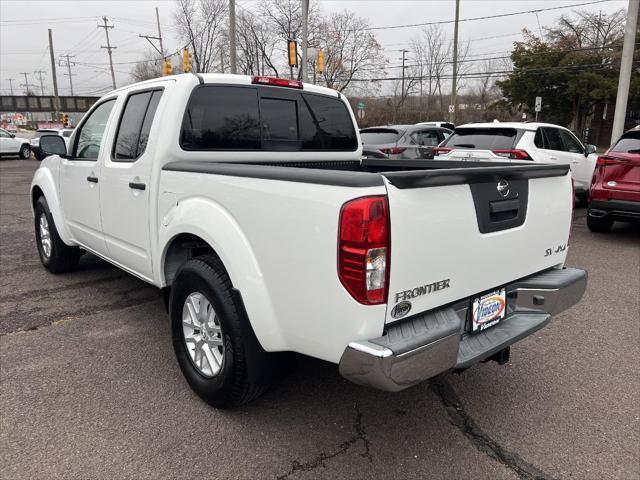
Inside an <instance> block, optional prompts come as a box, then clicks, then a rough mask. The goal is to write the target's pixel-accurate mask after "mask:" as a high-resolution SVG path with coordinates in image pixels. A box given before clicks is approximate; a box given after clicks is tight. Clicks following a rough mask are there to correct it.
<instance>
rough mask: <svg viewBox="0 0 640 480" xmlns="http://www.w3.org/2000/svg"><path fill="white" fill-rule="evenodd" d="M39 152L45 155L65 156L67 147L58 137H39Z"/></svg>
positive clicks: (62, 139)
mask: <svg viewBox="0 0 640 480" xmlns="http://www.w3.org/2000/svg"><path fill="white" fill-rule="evenodd" d="M39 148H40V151H41V152H42V153H44V154H45V155H60V156H61V157H64V156H66V155H67V145H66V144H65V142H64V138H62V137H61V136H59V135H43V136H41V137H40V147H39Z"/></svg>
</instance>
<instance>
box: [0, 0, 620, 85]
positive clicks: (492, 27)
mask: <svg viewBox="0 0 640 480" xmlns="http://www.w3.org/2000/svg"><path fill="white" fill-rule="evenodd" d="M258 1H259V0H236V4H237V8H238V9H245V10H249V11H251V10H254V9H255V8H256V5H257V3H258ZM587 1H589V0H461V2H460V18H461V19H465V18H473V17H479V16H486V15H497V14H501V13H510V12H520V11H526V10H536V9H546V8H551V7H559V6H565V5H566V6H571V5H576V4H579V3H584V2H587ZM311 2H313V3H316V2H317V3H318V4H319V6H320V9H321V10H322V12H323V13H331V12H337V11H341V10H344V9H349V10H353V11H355V12H356V13H357V14H358V15H360V16H362V17H366V18H368V19H369V22H370V24H371V25H372V26H374V27H385V26H391V25H403V24H414V23H420V22H434V21H443V20H451V19H453V17H454V6H455V2H454V0H311ZM627 5H628V1H627V0H609V1H606V2H601V3H596V4H592V5H586V6H580V7H577V8H579V9H581V10H589V11H595V12H598V11H602V12H603V13H611V12H613V11H616V10H619V9H621V8H625V7H626V6H627ZM155 7H158V8H159V11H160V22H161V28H162V35H163V37H165V42H164V43H165V45H164V46H165V49H168V50H173V49H177V48H178V47H179V46H180V42H179V40H178V38H177V37H176V35H175V29H174V25H173V11H174V9H175V4H174V2H173V1H172V0H111V1H92V0H75V1H73V0H67V1H57V0H47V1H43V0H38V1H36V0H33V1H29V0H2V1H1V2H0V80H1V83H0V89H1V91H2V94H5V95H6V94H9V80H8V79H9V78H12V79H13V88H14V92H15V93H16V94H22V92H23V91H24V87H22V86H20V85H21V84H24V83H25V78H24V75H23V73H22V72H27V77H28V82H29V83H30V84H34V85H35V87H36V88H35V91H36V92H37V93H40V81H39V75H38V74H36V73H35V72H37V71H39V70H41V71H43V72H44V73H43V80H44V88H45V93H46V94H50V93H49V92H51V91H52V89H53V87H52V80H51V62H50V58H49V50H48V36H47V29H48V28H51V29H52V30H53V41H54V51H55V54H56V60H58V59H59V57H60V56H61V55H65V54H70V55H75V57H74V58H72V61H74V62H76V65H75V66H73V67H72V73H73V74H74V76H73V84H74V93H75V94H76V95H78V94H101V93H104V92H105V91H106V90H107V89H109V88H110V85H111V79H110V74H109V70H108V67H109V62H108V56H107V52H106V50H105V49H102V48H100V47H101V46H102V45H106V43H105V32H104V29H99V28H98V27H97V25H98V22H99V21H100V22H101V17H102V16H107V17H108V19H109V24H111V25H114V28H113V29H111V30H109V35H110V38H111V44H112V45H114V46H117V47H118V48H117V49H116V50H114V52H113V58H114V64H115V69H116V83H117V84H118V86H119V85H123V84H126V83H129V81H130V80H129V72H130V70H131V67H132V63H133V62H135V61H136V60H137V59H140V58H141V57H142V55H143V53H144V51H145V50H148V49H149V48H150V47H149V45H148V44H147V42H146V40H145V39H143V38H140V37H139V36H138V35H139V34H146V35H156V33H157V31H156V23H155ZM571 10H572V9H571V8H567V9H562V10H552V11H543V12H539V13H538V14H537V15H536V14H535V13H528V14H522V15H516V16H510V17H505V18H494V19H489V20H478V21H468V22H462V23H460V33H459V35H460V39H461V40H470V41H471V55H473V56H480V55H485V54H487V55H493V54H496V55H500V54H505V55H506V54H508V52H509V51H510V50H511V48H512V46H513V42H514V41H517V40H520V39H521V38H522V36H521V33H520V32H521V30H522V29H523V28H525V27H526V28H528V29H530V30H532V31H534V32H538V31H539V26H543V27H544V26H545V25H552V24H553V23H554V21H555V20H556V19H557V18H558V17H559V16H560V15H561V14H562V13H565V12H567V13H568V12H570V11H571ZM443 31H444V32H445V35H446V36H447V37H448V38H451V37H452V36H453V24H445V25H443ZM419 32H420V27H408V28H397V29H386V30H385V29H383V30H376V31H375V34H376V36H377V38H378V41H379V42H380V43H381V44H382V45H383V47H384V48H385V51H386V54H387V57H388V58H389V61H390V63H391V64H393V65H397V64H398V62H399V58H400V57H401V53H400V52H399V51H398V50H400V49H402V48H406V47H408V44H409V41H410V39H411V37H412V36H415V35H417V34H418V33H419ZM409 55H410V54H409ZM57 70H58V88H59V91H60V93H61V94H62V95H68V94H69V77H68V76H65V75H63V74H65V73H67V71H66V67H65V68H62V67H57ZM389 73H390V74H394V73H395V74H398V73H399V69H396V70H390V71H389Z"/></svg>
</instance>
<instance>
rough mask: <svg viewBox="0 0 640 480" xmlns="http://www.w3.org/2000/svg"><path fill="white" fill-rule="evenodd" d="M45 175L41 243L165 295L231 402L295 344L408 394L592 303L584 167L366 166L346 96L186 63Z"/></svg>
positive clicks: (97, 125) (273, 374)
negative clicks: (583, 221)
mask: <svg viewBox="0 0 640 480" xmlns="http://www.w3.org/2000/svg"><path fill="white" fill-rule="evenodd" d="M40 148H41V149H42V150H43V151H44V152H45V153H46V154H48V155H52V156H49V157H48V158H46V159H45V160H44V161H43V163H42V165H41V166H40V168H39V169H38V170H37V171H36V173H35V175H34V178H33V183H32V186H31V198H32V205H33V211H34V215H35V234H36V240H37V247H38V252H39V255H40V259H41V260H42V263H43V264H44V266H45V267H46V268H47V269H48V270H50V271H51V272H54V273H58V272H64V271H68V270H70V269H72V268H73V267H74V266H75V265H76V264H77V263H78V259H79V257H80V255H81V254H82V253H83V252H84V251H88V252H91V253H93V254H95V255H97V256H99V257H101V258H103V259H105V260H107V261H109V262H111V263H113V264H114V265H116V266H118V267H120V268H122V269H123V270H126V271H127V272H129V273H131V274H133V275H135V276H137V277H139V278H141V279H142V280H144V281H146V282H149V283H150V284H153V285H155V286H157V287H159V288H161V289H162V290H163V292H164V294H165V299H166V304H167V308H168V311H169V316H170V323H171V333H172V338H173V346H174V349H175V353H176V356H177V359H178V362H179V364H180V367H181V369H182V372H183V373H184V375H185V377H186V379H187V381H188V383H189V384H190V386H191V387H192V388H193V389H194V390H195V391H196V392H197V393H198V394H199V395H200V396H201V397H202V398H203V399H204V400H206V401H207V402H208V403H210V404H211V405H214V406H216V407H229V406H234V405H239V404H242V403H245V402H247V401H249V400H251V399H252V398H255V397H256V396H257V395H258V394H259V393H261V392H262V391H263V390H265V388H266V386H267V385H268V384H269V383H270V382H272V381H273V379H274V378H277V377H278V372H280V371H281V370H282V369H283V368H286V367H287V363H288V361H289V359H290V357H291V353H290V352H297V353H301V354H305V355H310V356H312V357H316V358H320V359H323V360H327V361H329V362H333V363H335V364H339V371H340V373H341V374H342V375H343V376H344V377H346V378H348V379H349V380H352V381H353V382H356V383H359V384H363V385H369V386H373V387H377V388H380V389H384V390H388V391H397V390H402V389H404V388H407V387H410V386H412V385H415V384H417V383H419V382H421V381H423V380H425V379H428V378H430V377H433V376H435V375H437V374H439V373H441V372H445V371H449V370H455V369H464V368H467V367H469V366H471V365H473V364H476V363H478V362H481V361H485V360H489V359H493V360H497V361H499V362H501V363H502V362H504V361H506V360H507V359H508V353H509V346H510V345H511V344H513V343H514V342H516V341H518V340H520V339H522V338H524V337H526V336H527V335H530V334H531V333H533V332H535V331H536V330H538V329H540V328H542V327H543V326H545V325H546V324H547V323H548V322H549V320H550V318H551V315H552V314H555V313H557V312H560V311H562V310H564V309H566V308H568V307H570V306H571V305H573V304H574V303H576V302H577V301H579V300H580V298H581V297H582V294H583V292H584V289H585V286H586V273H585V272H584V271H582V270H577V269H571V268H565V267H564V265H563V264H564V261H565V258H566V255H567V245H568V242H569V237H570V232H571V216H572V208H573V200H572V199H573V197H572V190H571V177H570V173H569V167H568V166H567V165H544V164H535V165H531V164H527V165H516V164H510V163H504V164H499V163H496V162H474V163H468V162H448V161H426V160H424V161H423V160H407V161H390V160H362V159H361V144H360V138H359V135H358V129H357V128H356V122H355V118H354V116H353V112H352V111H351V109H350V107H349V103H348V102H347V100H346V99H345V98H344V96H343V95H341V94H340V93H338V92H336V91H334V90H330V89H326V88H322V87H318V86H314V85H307V84H301V83H299V82H296V81H290V80H285V79H279V78H269V77H253V78H252V77H246V76H232V75H214V74H203V75H196V74H185V75H177V76H171V77H165V78H162V79H156V80H151V81H146V82H142V83H138V84H135V85H129V86H127V87H124V88H121V89H119V90H116V91H113V92H111V93H109V94H107V95H105V96H104V97H103V98H102V99H100V101H98V102H97V103H96V104H95V105H94V106H93V108H92V109H91V110H90V111H89V112H88V113H87V114H86V115H85V117H84V118H83V120H82V122H81V123H80V124H79V125H78V127H77V128H76V129H75V132H74V133H73V136H72V137H71V139H70V142H69V149H68V150H67V148H66V146H65V142H64V140H63V139H62V138H61V137H59V136H46V135H45V136H42V137H41V138H40Z"/></svg>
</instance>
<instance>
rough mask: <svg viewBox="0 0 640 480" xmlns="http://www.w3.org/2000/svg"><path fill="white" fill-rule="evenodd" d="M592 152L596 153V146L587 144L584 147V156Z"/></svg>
mask: <svg viewBox="0 0 640 480" xmlns="http://www.w3.org/2000/svg"><path fill="white" fill-rule="evenodd" d="M592 153H596V146H595V145H590V144H587V146H586V147H585V149H584V156H585V157H588V156H589V155H591V154H592Z"/></svg>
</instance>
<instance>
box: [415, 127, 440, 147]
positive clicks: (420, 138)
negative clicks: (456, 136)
mask: <svg viewBox="0 0 640 480" xmlns="http://www.w3.org/2000/svg"><path fill="white" fill-rule="evenodd" d="M411 139H412V140H413V141H414V142H415V143H416V144H418V145H424V146H426V147H437V146H438V144H439V143H440V142H441V137H440V136H439V135H438V131H437V130H425V131H422V132H414V133H412V134H411Z"/></svg>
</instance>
